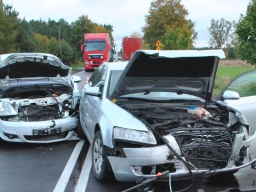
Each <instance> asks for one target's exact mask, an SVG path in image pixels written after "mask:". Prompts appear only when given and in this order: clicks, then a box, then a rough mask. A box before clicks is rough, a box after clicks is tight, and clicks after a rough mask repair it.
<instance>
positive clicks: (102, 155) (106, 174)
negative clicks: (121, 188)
mask: <svg viewBox="0 0 256 192" xmlns="http://www.w3.org/2000/svg"><path fill="white" fill-rule="evenodd" d="M108 163H109V162H108V159H107V156H106V148H105V146H104V145H103V143H102V138H101V133H100V131H97V132H96V134H95V136H94V139H93V143H92V170H93V174H94V176H95V178H96V179H97V180H98V181H107V180H110V179H111V178H112V175H113V173H112V172H111V171H110V170H109V169H108Z"/></svg>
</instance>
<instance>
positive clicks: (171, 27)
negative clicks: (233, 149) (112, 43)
mask: <svg viewBox="0 0 256 192" xmlns="http://www.w3.org/2000/svg"><path fill="white" fill-rule="evenodd" d="M188 15H189V12H188V10H187V9H186V8H185V7H184V5H183V4H182V2H181V0H153V1H152V2H151V5H150V8H149V11H148V14H147V15H145V23H146V24H145V26H143V27H142V33H143V35H142V38H143V46H142V47H143V49H156V45H155V43H156V42H157V41H158V40H160V41H161V44H162V46H161V49H164V50H188V49H199V50H202V49H223V50H224V51H225V54H226V57H227V58H231V59H236V58H239V59H242V60H244V61H246V62H248V63H250V64H255V63H256V52H255V48H256V22H255V20H256V0H251V1H250V3H249V4H248V6H247V11H246V14H245V15H242V14H241V16H240V18H239V20H238V21H237V22H235V21H227V20H225V19H224V18H221V19H219V20H218V19H212V20H211V21H210V27H208V28H207V29H208V31H209V34H210V39H209V42H208V45H209V46H208V47H200V48H197V47H195V46H194V44H195V40H196V39H197V37H198V33H197V32H196V31H195V25H196V23H195V22H194V21H192V20H190V19H188ZM93 32H95V33H97V32H106V33H109V34H110V37H111V39H112V40H113V36H112V32H113V26H111V25H109V24H103V25H100V24H97V23H94V22H92V21H91V20H90V19H89V18H88V16H85V15H82V16H80V17H79V18H78V19H77V20H76V21H74V22H72V23H71V24H69V23H68V22H67V21H65V20H64V19H60V20H59V21H54V20H51V19H49V20H48V21H47V22H46V21H42V20H31V21H26V20H25V19H18V12H16V11H15V9H13V7H12V6H10V5H5V6H4V7H3V10H0V54H2V53H9V52H48V53H52V54H54V55H56V56H58V57H60V58H61V59H62V60H63V62H64V63H67V64H70V63H72V62H75V61H77V59H78V58H79V57H81V52H80V45H81V44H82V43H83V38H84V34H85V33H93ZM130 36H131V37H140V36H141V34H140V33H139V32H136V31H135V32H133V33H132V34H131V35H130Z"/></svg>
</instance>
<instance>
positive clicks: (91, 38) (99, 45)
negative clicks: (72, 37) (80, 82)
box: [81, 33, 113, 71]
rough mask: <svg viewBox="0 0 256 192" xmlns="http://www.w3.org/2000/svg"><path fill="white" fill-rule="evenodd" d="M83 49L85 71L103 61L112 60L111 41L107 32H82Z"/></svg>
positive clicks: (94, 67)
mask: <svg viewBox="0 0 256 192" xmlns="http://www.w3.org/2000/svg"><path fill="white" fill-rule="evenodd" d="M81 51H83V59H84V69H85V71H87V70H88V71H89V70H94V69H96V68H97V67H99V66H100V65H101V64H102V63H103V62H104V61H112V60H113V58H112V54H111V51H112V42H111V39H110V37H109V34H108V33H86V34H84V44H83V45H81Z"/></svg>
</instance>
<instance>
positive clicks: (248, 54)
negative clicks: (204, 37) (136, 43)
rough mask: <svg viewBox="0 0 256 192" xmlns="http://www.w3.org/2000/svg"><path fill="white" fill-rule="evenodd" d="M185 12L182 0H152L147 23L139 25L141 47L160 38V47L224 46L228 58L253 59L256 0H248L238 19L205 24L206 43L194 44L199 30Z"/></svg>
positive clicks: (255, 56) (148, 46)
mask: <svg viewBox="0 0 256 192" xmlns="http://www.w3.org/2000/svg"><path fill="white" fill-rule="evenodd" d="M188 14H189V12H188V10H187V9H186V8H185V7H184V6H183V4H182V2H181V0H154V1H152V3H151V6H150V8H149V12H148V14H147V15H146V16H145V21H146V25H145V26H144V27H142V31H143V33H144V36H143V40H144V44H143V48H144V49H156V45H155V43H156V42H157V41H158V40H160V41H161V43H162V47H161V49H166V50H179V49H181V50H186V49H199V50H202V49H203V50H204V49H223V50H224V52H225V54H226V57H227V58H230V59H236V58H239V59H242V60H245V61H246V62H247V63H250V64H255V63H256V51H255V50H256V22H255V21H256V0H251V1H250V2H249V4H248V6H247V11H246V14H245V15H242V14H241V15H240V18H239V20H238V21H237V22H235V21H228V20H225V19H224V18H221V19H219V20H218V19H212V20H211V21H210V27H208V28H207V29H208V31H209V34H210V39H209V42H208V45H209V47H201V48H196V47H195V46H194V42H195V40H196V39H197V36H198V33H197V32H196V31H195V25H196V23H195V22H194V21H192V20H190V19H188V18H187V17H188Z"/></svg>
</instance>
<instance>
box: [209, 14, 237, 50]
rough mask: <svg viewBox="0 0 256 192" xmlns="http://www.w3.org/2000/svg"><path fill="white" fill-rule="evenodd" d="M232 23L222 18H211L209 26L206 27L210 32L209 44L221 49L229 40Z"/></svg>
mask: <svg viewBox="0 0 256 192" xmlns="http://www.w3.org/2000/svg"><path fill="white" fill-rule="evenodd" d="M231 29H232V23H231V22H230V21H227V20H225V19H223V18H221V19H220V20H215V19H212V20H211V26H210V28H208V31H209V33H210V41H209V45H210V46H211V47H213V48H215V49H221V48H223V47H224V46H226V44H227V43H228V42H229V39H230V35H231V34H230V32H231Z"/></svg>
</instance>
